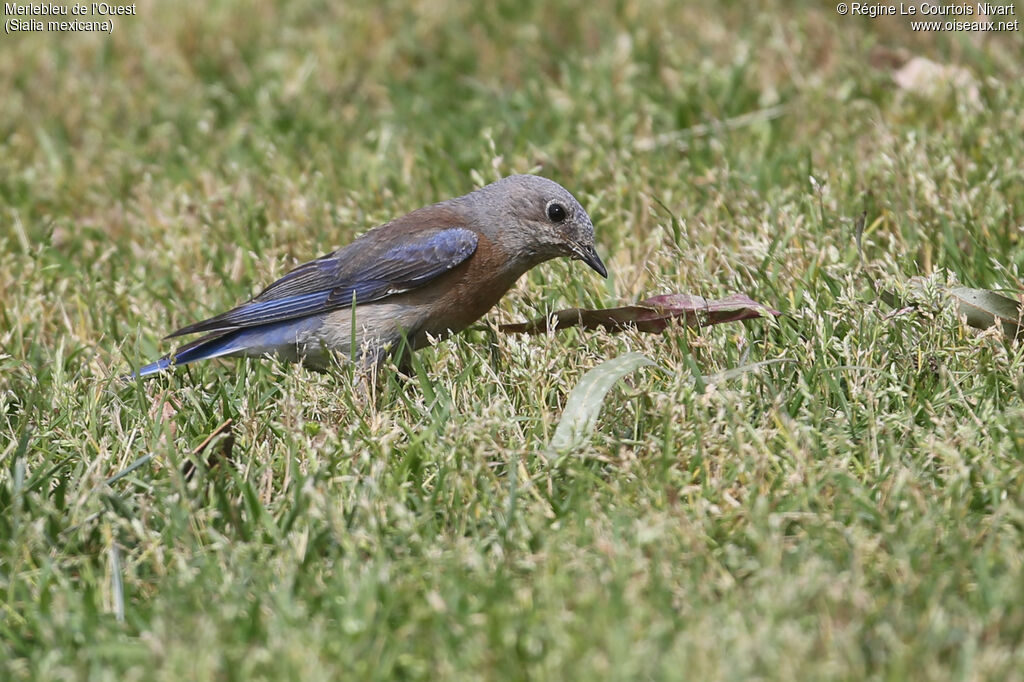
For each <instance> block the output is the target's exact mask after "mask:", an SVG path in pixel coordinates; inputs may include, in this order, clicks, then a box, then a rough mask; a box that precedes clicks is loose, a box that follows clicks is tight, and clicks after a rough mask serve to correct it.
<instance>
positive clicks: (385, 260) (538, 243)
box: [136, 175, 608, 377]
mask: <svg viewBox="0 0 1024 682" xmlns="http://www.w3.org/2000/svg"><path fill="white" fill-rule="evenodd" d="M558 256H568V257H570V258H572V259H574V260H581V261H583V262H584V263H586V264H587V265H589V266H590V267H591V268H593V269H594V270H596V271H597V272H598V273H599V274H600V275H601V276H602V277H607V276H608V272H607V270H606V269H605V266H604V264H603V263H602V262H601V259H600V258H599V257H598V255H597V252H596V251H595V250H594V226H593V225H592V224H591V222H590V216H588V215H587V212H586V211H585V210H583V207H582V206H580V204H579V202H578V201H576V198H575V197H573V195H572V194H570V193H569V192H568V191H567V190H566V189H565V188H564V187H562V186H561V185H559V184H558V183H556V182H553V181H551V180H547V179H545V178H541V177H538V176H536V175H513V176H510V177H507V178H504V179H502V180H499V181H498V182H495V183H492V184H490V185H487V186H486V187H482V188H480V189H478V190H476V191H475V192H470V193H469V194H466V195H465V196H461V197H458V198H455V199H449V200H448V201H443V202H441V203H439V204H434V205H433V206H427V207H425V208H421V209H419V210H417V211H413V212H412V213H410V214H408V215H405V216H402V217H401V218H397V219H395V220H392V221H391V222H389V223H386V224H384V225H381V226H379V227H376V228H374V229H372V230H370V231H369V232H367V233H366V234H364V235H363V236H361V237H359V238H358V239H356V240H355V241H353V242H352V243H351V244H349V245H348V246H346V247H344V248H342V249H339V250H337V251H335V252H334V253H330V254H327V255H326V256H322V257H321V258H318V259H316V260H314V261H311V262H309V263H306V264H304V265H300V266H299V267H297V268H295V269H294V270H292V271H291V272H289V273H288V274H286V275H285V276H284V277H282V278H281V279H279V280H277V281H276V282H274V283H273V284H271V285H270V286H269V287H267V288H266V289H264V290H263V292H262V293H261V294H260V295H258V296H256V297H255V298H253V299H252V300H250V301H249V302H247V303H243V304H242V305H240V306H238V307H236V308H233V309H231V310H229V311H227V312H226V313H221V314H220V315H217V316H216V317H211V318H210V319H208V320H203V321H202V322H196V323H195V324H190V325H188V326H187V327H182V328H181V329H179V330H178V331H176V332H174V333H173V334H171V335H170V336H168V337H167V338H172V337H176V336H183V335H185V334H195V333H201V332H205V333H206V334H205V336H203V337H201V338H199V339H198V340H196V341H193V342H192V343H189V344H187V345H185V346H182V347H181V348H178V349H177V350H176V351H174V352H173V353H171V354H169V355H167V356H165V357H163V358H161V359H159V360H157V361H156V362H153V363H151V364H149V365H146V366H145V367H143V368H141V369H140V370H139V371H138V372H137V373H136V376H139V377H144V376H148V375H151V374H156V373H157V372H161V371H163V370H165V369H168V368H169V367H172V366H175V365H185V364H188V363H190V362H195V361H197V360H206V359H208V358H217V357H222V356H261V355H266V354H273V355H277V356H279V357H281V358H283V359H286V360H293V361H301V362H304V363H306V364H307V365H309V366H311V367H314V368H317V369H323V368H325V367H326V366H328V365H329V363H330V357H331V354H332V353H338V354H342V355H349V354H351V355H352V356H353V357H358V359H359V361H360V363H361V364H362V365H364V366H366V367H372V366H375V365H378V364H379V363H380V362H381V361H383V360H384V359H385V358H386V357H387V356H388V353H395V352H397V351H398V350H399V349H400V348H403V347H404V348H405V349H407V351H412V350H416V349H417V348H421V347H423V346H425V345H428V344H429V343H430V340H431V339H432V338H443V337H446V336H448V335H450V334H453V333H455V332H458V331H461V330H463V329H465V328H466V327H467V326H469V325H470V324H472V323H473V322H475V321H476V320H478V319H479V318H480V317H482V316H483V315H484V313H486V312H487V311H488V310H490V309H491V307H492V306H494V304H495V303H497V302H498V300H499V299H500V298H501V297H502V296H503V295H504V294H505V292H507V291H508V290H509V289H510V288H511V287H512V285H513V284H514V283H515V281H516V280H517V279H519V277H520V276H521V275H522V274H523V273H525V272H526V271H527V270H529V269H530V268H532V267H534V266H535V265H539V264H540V263H543V262H544V261H547V260H550V259H552V258H556V257H558ZM403 339H404V340H405V344H403V343H402V341H403ZM353 342H354V343H355V346H356V347H355V349H353V348H352V344H353ZM400 361H401V359H400Z"/></svg>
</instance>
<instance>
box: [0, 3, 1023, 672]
mask: <svg viewBox="0 0 1024 682" xmlns="http://www.w3.org/2000/svg"><path fill="white" fill-rule="evenodd" d="M1017 11H1018V12H1020V11H1021V10H1017ZM8 18H10V17H7V16H5V19H8ZM71 18H73V17H69V18H67V19H71ZM1009 18H1010V19H1013V18H1014V17H1009ZM62 19H64V18H63V17H62ZM112 22H113V30H112V32H111V33H110V34H103V33H86V32H68V33H56V32H48V31H37V32H17V33H5V34H4V35H2V36H0V93H2V96H0V594H2V595H3V596H2V600H0V678H3V679H8V680H19V679H36V680H50V679H52V680H68V679H98V680H149V679H164V680H181V679H197V680H209V679H212V680H225V679H302V680H321V679H322V680H328V679H348V680H375V679H379V680H391V679H400V680H418V679H423V680H440V679H452V680H475V679H479V680H491V679H535V680H573V679H578V680H595V679H607V680H629V679H658V680H660V679H666V680H667V679H688V680H717V679H724V680H731V679H751V678H756V679H763V680H794V679H849V680H863V679H876V680H902V679H936V680H946V679H963V680H975V679H998V680H1011V679H1024V371H1022V370H1024V343H1021V342H1020V341H1012V340H1009V339H1007V338H1006V337H1004V336H1003V335H1002V333H1001V332H1000V331H999V329H998V328H993V329H990V330H984V331H980V330H976V329H972V328H971V327H969V326H968V325H966V324H964V321H963V320H962V319H961V317H959V316H958V311H957V307H956V306H955V305H953V303H952V302H951V298H950V295H949V291H950V289H951V288H952V287H956V286H961V285H962V286H969V287H977V288H985V289H991V290H996V291H1001V292H1003V293H1005V294H1006V295H1008V296H1010V297H1017V296H1018V294H1019V292H1022V291H1024V282H1022V272H1021V270H1022V267H1024V243H1022V234H1024V161H1022V160H1024V134H1022V131H1024V85H1022V83H1024V62H1022V59H1021V55H1022V54H1024V34H1022V33H1021V31H1020V30H1019V29H1018V30H1010V31H1004V32H987V33H956V32H951V31H931V32H921V31H914V30H912V28H911V26H910V24H909V20H908V19H907V18H906V17H900V16H889V17H876V18H871V17H868V16H856V15H848V16H840V15H839V14H838V13H837V11H836V7H835V5H834V4H832V3H812V2H781V1H765V2H761V3H739V2H714V1H713V0H698V1H695V2H675V1H669V0H663V1H661V2H658V1H653V2H641V1H640V0H591V1H590V2H578V1H576V0H557V1H555V2H535V1H533V0H525V1H523V0H520V1H518V2H512V1H510V0H499V1H498V2H495V3H459V2H454V1H453V0H432V1H430V2H426V1H423V2H412V3H404V2H386V3H375V2H367V1H363V0H360V1H359V2H352V3H328V2H316V1H314V0H308V1H307V0H302V1H293V2H284V1H280V2H271V1H270V0H255V1H254V2H241V1H240V0H225V1H223V2H212V3H171V2H140V3H138V4H137V11H136V14H135V15H134V16H115V17H113V18H112ZM915 59H919V61H917V62H914V61H913V60H915ZM920 60H928V61H920ZM921 65H924V66H923V67H922V66H921ZM918 67H920V68H924V69H925V70H924V71H923V72H920V71H919V72H914V71H913V69H914V68H918ZM522 172H535V173H539V174H542V175H545V176H547V177H550V178H552V179H554V180H557V181H558V182H560V183H562V184H563V185H565V186H566V187H567V188H569V189H570V190H571V191H572V192H574V193H575V195H576V196H577V197H578V198H579V200H580V202H581V203H582V204H583V206H584V207H586V209H587V210H588V211H589V213H590V215H591V217H592V218H593V221H594V225H595V227H596V231H597V241H598V249H599V252H600V253H601V255H602V257H603V258H604V260H605V263H606V264H607V266H608V270H609V271H610V277H609V279H608V280H602V279H601V278H599V277H598V276H597V275H595V274H594V273H593V272H592V271H590V270H589V269H587V268H586V267H585V266H583V265H582V264H580V263H574V262H569V261H565V260H561V261H552V262H550V263H547V264H545V265H542V266H540V267H539V268H536V269H535V270H533V271H531V272H530V273H529V274H528V275H527V276H525V277H524V278H523V279H522V280H520V282H519V283H518V284H517V286H516V287H515V288H514V289H513V290H512V291H511V292H510V293H509V295H507V296H506V297H505V298H504V299H503V300H502V302H501V303H500V304H499V306H497V307H496V308H495V309H494V310H492V311H491V312H490V313H489V314H488V315H487V316H486V317H485V318H484V320H482V321H481V322H480V323H479V324H478V325H476V326H475V327H474V328H472V329H470V330H468V331H467V332H465V333H463V334H460V335H458V336H456V337H454V338H452V339H450V340H448V341H445V342H443V343H441V344H439V345H437V346H434V347H432V348H430V349H426V350H424V351H421V352H420V353H418V354H417V356H416V358H417V363H416V365H415V368H414V370H415V371H414V375H413V376H412V377H411V378H403V377H401V376H397V375H396V374H395V373H394V372H390V371H386V372H384V373H383V375H382V377H381V378H380V380H379V381H377V382H376V383H375V384H373V385H372V390H371V391H369V392H367V391H365V390H360V386H361V383H360V379H359V377H358V376H356V375H354V373H353V371H352V370H351V368H349V367H344V366H342V367H339V368H337V369H336V371H333V372H329V373H326V374H321V373H316V372H312V371H310V370H307V369H305V368H303V367H301V366H296V365H290V364H283V363H280V362H275V361H273V360H269V359H267V360H227V361H214V362H208V363H201V364H197V365H194V366H191V367H188V368H182V369H179V370H177V371H174V372H171V373H168V374H166V375H163V376H160V377H157V378H155V379H153V380H150V381H145V382H133V383H124V382H121V381H120V380H119V377H120V376H121V375H123V374H124V373H126V372H128V371H130V370H131V368H133V367H138V366H139V365H140V364H141V363H144V362H146V361H149V360H152V359H154V358H156V357H158V356H159V355H161V354H162V353H165V352H167V351H168V350H170V349H171V348H172V344H170V343H169V342H166V341H163V340H162V337H163V336H164V335H165V334H167V333H169V332H171V331H173V330H174V329H176V328H178V327H181V326H183V325H185V324H188V323H190V322H193V321H196V320H198V319H202V318H204V317H208V316H210V315H212V314H215V313H218V312H221V311H222V310H224V309H226V308H228V307H230V306H232V305H234V304H235V303H237V302H240V301H243V300H245V299H247V298H248V297H250V296H252V295H253V294H255V293H257V292H258V291H259V290H260V289H261V288H262V287H263V286H265V285H266V284H268V283H270V282H271V281H272V280H273V279H275V278H276V277H279V276H280V275H282V274H284V273H285V272H286V271H287V270H289V269H290V268H292V267H293V266H294V265H296V264H297V263H299V262H303V261H305V260H308V259H311V258H313V257H315V256H318V255H321V254H323V253H326V252H328V251H330V250H333V249H335V248H337V247H339V246H342V245H344V244H346V243H348V242H349V241H351V240H352V239H353V238H354V237H355V236H356V235H357V234H360V233H361V232H363V231H365V230H366V229H368V228H370V227H372V226H374V225H376V224H379V223H382V222H385V221H387V220H388V219H390V218H392V217H395V216H398V215H401V214H403V213H405V212H408V211H410V210H412V209H415V208H418V207H420V206H422V205H425V204H428V203H432V202H435V201H439V200H442V199H445V198H448V197H452V196H456V195H459V194H463V193H465V192H468V191H471V190H472V189H474V188H475V187H478V186H480V185H482V184H485V183H487V182H490V181H492V180H494V179H496V178H499V177H502V176H505V175H508V174H512V173H522ZM862 214H863V215H864V221H863V227H864V229H863V235H862V238H861V239H860V246H861V248H858V239H857V236H858V230H857V227H858V225H857V219H858V217H859V216H861V215H862ZM677 292H679V293H690V294H698V295H702V296H705V297H708V298H709V299H717V298H722V297H725V296H727V295H730V294H736V293H742V294H746V295H748V296H750V297H751V298H753V299H754V300H756V301H759V302H762V303H764V304H766V305H768V306H771V307H772V308H775V309H777V310H779V311H780V312H781V313H782V315H780V316H779V317H776V318H772V317H763V318H758V319H754V320H748V321H745V322H734V323H729V324H722V325H716V326H703V327H693V328H688V327H683V326H674V327H672V328H670V329H668V330H666V331H665V332H663V333H661V334H648V333H642V332H640V331H637V330H635V329H634V330H627V331H625V332H622V333H618V334H613V333H610V332H607V331H601V330H583V329H566V330H562V331H560V332H557V333H548V334H541V335H537V336H526V335H516V334H507V333H503V332H502V331H500V330H499V329H498V325H499V324H502V323H509V322H517V321H520V320H525V319H529V318H533V317H537V316H540V315H544V314H546V313H549V312H551V311H554V310H557V309H560V308H567V307H577V306H578V307H588V308H599V307H611V306H617V305H622V304H628V303H633V302H635V301H638V300H641V299H644V298H647V297H649V296H653V295H657V294H666V293H677ZM627 353H641V354H643V355H644V356H646V357H647V358H648V359H649V360H650V361H651V362H653V363H654V364H653V366H645V367H641V368H638V369H635V370H633V371H632V372H630V373H628V374H627V375H626V376H625V377H624V378H623V379H621V380H620V381H618V382H616V383H615V384H614V386H613V387H612V389H611V391H610V392H609V393H608V394H607V397H606V398H605V399H604V401H603V408H602V410H601V412H600V417H599V418H598V420H597V422H596V426H595V428H594V430H593V431H592V432H591V433H588V434H585V437H584V438H582V439H581V441H580V442H577V443H575V444H574V445H572V447H561V448H555V447H553V446H552V445H551V442H552V439H553V437H554V435H555V432H556V429H557V428H558V425H559V423H560V420H561V419H562V417H563V412H564V411H565V408H566V405H567V402H569V397H570V393H571V391H572V389H573V387H574V386H576V385H577V384H578V383H579V382H580V381H581V379H583V378H584V376H585V375H586V374H587V372H588V371H590V370H593V369H594V368H596V367H599V366H600V365H601V363H603V362H606V361H609V360H614V359H615V358H620V357H622V356H625V355H626V354H627ZM765 361H771V362H765ZM598 371H600V370H598Z"/></svg>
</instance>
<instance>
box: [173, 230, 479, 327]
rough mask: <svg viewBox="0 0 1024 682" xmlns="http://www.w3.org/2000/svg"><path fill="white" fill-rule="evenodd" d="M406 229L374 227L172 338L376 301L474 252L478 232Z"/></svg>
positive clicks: (429, 277) (445, 269)
mask: <svg viewBox="0 0 1024 682" xmlns="http://www.w3.org/2000/svg"><path fill="white" fill-rule="evenodd" d="M396 232H397V234H396ZM402 232H406V231H405V230H400V231H397V230H396V231H392V232H390V233H387V232H383V231H381V232H378V230H372V231H370V232H368V233H367V234H365V235H363V236H362V237H361V238H359V239H357V240H356V241H354V242H352V243H351V244H349V245H348V246H346V247H345V248H343V249H341V250H339V251H335V252H334V253H332V254H328V255H326V256H323V257H322V258H318V259H317V260H314V261H311V262H309V263H306V264H304V265H300V266H299V267H298V268H296V269H295V270H292V271H291V272H290V273H288V274H287V275H285V276H284V277H282V278H281V279H279V280H277V281H276V282H274V283H273V284H271V285H270V286H269V287H267V288H266V289H265V290H264V291H263V292H262V293H261V294H260V295H259V296H257V297H256V298H254V299H252V300H251V301H249V302H248V303H243V304H242V305H240V306H238V307H237V308H234V309H232V310H229V311H228V312H226V313H222V314H220V315H217V316H216V317H211V318H210V319H208V320H203V321H202V322H197V323H195V324H191V325H189V326H187V327H183V328H181V329H179V330H178V331H176V332H174V333H173V334H171V335H170V336H168V338H171V337H174V336H182V335H184V334H194V333H197V332H226V331H230V330H234V329H241V328H245V327H254V326H258V325H266V324H272V323H275V322H281V321H284V320H291V319H295V318H298V317H306V316H308V315H315V314H319V313H324V312H327V311H330V310H337V309H339V308H347V307H349V306H351V305H352V301H353V300H355V302H356V303H358V304H363V303H372V302H374V301H379V300H381V299H384V298H387V297H388V296H393V295H395V294H399V293H402V292H405V291H409V290H411V289H416V288H418V287H421V286H423V285H424V284H426V283H427V282H430V281H431V280H433V279H435V278H437V277H439V276H440V275H443V274H444V273H446V272H448V271H449V270H451V269H452V268H454V267H455V266H457V265H459V264H460V263H462V262H463V261H465V260H466V259H467V258H469V257H470V256H471V255H473V252H474V251H476V245H477V236H476V233H474V232H472V231H470V230H467V229H465V228H462V227H445V228H420V229H416V230H415V231H411V233H410V234H402Z"/></svg>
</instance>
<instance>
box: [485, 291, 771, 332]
mask: <svg viewBox="0 0 1024 682" xmlns="http://www.w3.org/2000/svg"><path fill="white" fill-rule="evenodd" d="M781 314H782V313H780V312H779V311H778V310H773V309H772V308H769V307H767V306H765V305H762V304H760V303H758V302H756V301H754V300H753V299H751V298H750V297H749V296H746V295H745V294H733V295H732V296H727V297H726V298H723V299H719V300H717V301H709V300H707V299H706V298H704V297H703V296H691V295H689V294H665V295H663V296H652V297H651V298H647V299H644V300H643V301H640V302H639V303H637V304H636V305H628V306H622V307H620V308H601V309H597V310H590V309H586V308H569V309H567V310H559V311H558V312H555V313H552V314H551V315H549V316H548V317H538V318H536V319H534V320H530V321H528V322H519V323H516V324H503V325H501V326H500V327H498V329H500V330H501V331H503V332H505V333H508V334H542V333H544V332H547V331H551V330H554V329H568V328H569V327H576V326H580V327H583V328H585V329H597V328H598V327H602V328H604V329H608V330H610V331H621V330H623V329H626V328H628V327H635V328H636V329H638V330H640V331H642V332H648V333H651V334H657V333H660V332H662V331H664V330H665V328H666V327H668V326H669V325H671V324H673V323H675V322H677V321H679V322H685V323H686V324H689V325H691V326H702V325H712V324H722V323H723V322H736V321H738V320H748V319H751V318H755V317H761V316H764V315H773V316H777V315H781Z"/></svg>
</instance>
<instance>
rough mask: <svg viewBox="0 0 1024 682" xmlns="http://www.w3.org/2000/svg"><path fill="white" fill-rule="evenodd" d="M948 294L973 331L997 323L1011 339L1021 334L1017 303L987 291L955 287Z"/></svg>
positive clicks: (1019, 307)
mask: <svg viewBox="0 0 1024 682" xmlns="http://www.w3.org/2000/svg"><path fill="white" fill-rule="evenodd" d="M949 293H950V295H951V296H952V297H953V299H954V300H955V301H956V302H957V306H958V308H959V312H960V314H961V315H963V316H964V317H966V318H967V324H969V325H970V326H972V327H974V328H975V329H988V328H989V327H991V326H993V325H995V324H996V323H999V324H1001V325H1002V327H1003V333H1004V334H1006V335H1007V336H1008V337H1010V338H1011V339H1015V338H1017V336H1018V335H1019V334H1020V333H1021V325H1020V322H1021V315H1020V314H1021V305H1020V302H1019V301H1017V300H1015V299H1012V298H1009V297H1007V296H1003V295H1002V294H997V293H996V292H994V291H988V290H987V289H971V288H969V287H956V288H954V289H950V291H949Z"/></svg>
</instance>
